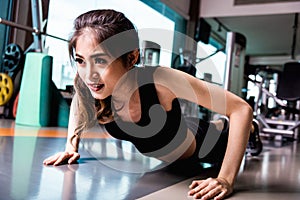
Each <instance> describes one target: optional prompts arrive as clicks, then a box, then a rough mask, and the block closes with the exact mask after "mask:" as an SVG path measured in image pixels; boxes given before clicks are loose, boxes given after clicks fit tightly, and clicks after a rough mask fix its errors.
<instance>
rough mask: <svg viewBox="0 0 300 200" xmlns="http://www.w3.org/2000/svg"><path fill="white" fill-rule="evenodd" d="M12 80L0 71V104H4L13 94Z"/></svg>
mask: <svg viewBox="0 0 300 200" xmlns="http://www.w3.org/2000/svg"><path fill="white" fill-rule="evenodd" d="M13 89H14V88H13V82H12V80H11V78H10V76H8V75H7V74H5V73H0V106H3V105H5V104H6V103H7V102H8V101H9V100H10V98H11V96H12V94H13Z"/></svg>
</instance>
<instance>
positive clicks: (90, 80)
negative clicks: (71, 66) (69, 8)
mask: <svg viewBox="0 0 300 200" xmlns="http://www.w3.org/2000/svg"><path fill="white" fill-rule="evenodd" d="M91 35H92V34H91V33H84V34H83V35H81V36H80V37H79V38H78V40H77V43H76V49H75V62H76V65H77V72H78V74H79V76H80V78H81V79H82V80H83V81H84V83H85V84H86V86H87V87H88V88H89V90H90V91H91V94H92V96H93V97H94V98H96V99H105V98H106V97H108V96H110V95H111V94H112V92H113V89H114V86H115V85H116V83H117V82H118V80H119V79H120V78H121V77H122V76H123V75H124V74H125V73H126V72H127V71H128V67H125V66H124V63H123V62H122V60H121V59H120V58H119V59H116V58H114V57H112V56H110V55H109V54H107V53H106V52H105V51H104V49H103V48H101V46H99V44H97V42H96V40H95V39H94V38H93V37H91Z"/></svg>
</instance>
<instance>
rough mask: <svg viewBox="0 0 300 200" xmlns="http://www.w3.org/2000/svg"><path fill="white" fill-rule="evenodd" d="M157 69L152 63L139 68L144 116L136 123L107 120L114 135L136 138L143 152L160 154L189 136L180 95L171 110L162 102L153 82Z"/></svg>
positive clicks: (109, 129) (149, 154)
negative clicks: (165, 108)
mask: <svg viewBox="0 0 300 200" xmlns="http://www.w3.org/2000/svg"><path fill="white" fill-rule="evenodd" d="M155 69H156V68H155V67H148V66H147V67H139V68H137V70H138V86H139V94H140V103H141V118H140V120H139V121H138V122H137V123H132V122H126V121H123V120H122V119H120V118H117V120H115V121H112V122H110V123H107V124H105V128H106V130H107V131H108V133H109V134H110V135H112V136H113V137H115V138H117V139H121V140H127V141H130V142H132V143H133V144H134V145H135V147H136V148H137V149H138V150H139V151H140V152H141V153H143V154H145V155H147V156H151V157H160V156H164V155H167V154H169V153H170V152H172V151H173V150H174V149H176V148H177V147H178V146H179V145H180V144H181V143H182V142H183V141H184V140H185V138H186V136H187V126H186V123H185V120H184V118H183V116H182V115H181V108H180V104H179V101H178V99H174V100H173V102H172V109H171V110H170V111H165V110H164V109H163V107H162V106H161V105H160V102H159V99H158V96H157V91H156V88H155V85H154V82H153V73H154V71H155ZM112 99H113V98H112ZM112 102H113V100H112ZM114 114H115V113H114Z"/></svg>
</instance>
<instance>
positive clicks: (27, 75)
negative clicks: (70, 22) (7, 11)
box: [0, 0, 69, 127]
mask: <svg viewBox="0 0 300 200" xmlns="http://www.w3.org/2000/svg"><path fill="white" fill-rule="evenodd" d="M31 6H32V19H33V20H32V22H33V27H34V28H32V27H28V26H24V25H20V24H17V23H14V22H11V21H8V20H5V19H2V18H0V24H1V23H2V24H5V25H8V26H11V27H14V28H18V29H21V30H24V31H29V32H32V33H33V39H34V42H33V46H34V51H33V52H28V53H26V54H25V55H24V68H23V73H22V79H21V84H20V91H19V94H18V98H17V99H16V100H17V101H16V104H17V105H16V124H17V125H25V126H37V127H44V126H61V127H67V125H68V118H69V104H68V102H67V101H66V100H65V99H64V97H63V96H62V94H61V93H60V91H59V90H58V89H57V87H56V86H55V84H54V83H53V81H52V59H53V58H52V57H51V56H49V55H47V54H45V53H42V52H43V45H42V35H44V36H50V37H53V38H56V39H59V40H63V41H66V42H67V40H65V39H62V38H59V37H56V36H53V35H50V34H47V33H45V32H42V31H41V8H40V6H41V2H40V0H32V1H31ZM16 49H18V48H16ZM15 51H16V50H14V49H11V51H10V52H12V53H14V56H12V55H9V53H6V54H7V55H4V57H5V58H6V60H5V59H4V64H5V63H7V65H8V66H10V67H12V68H13V66H15V64H14V61H13V60H14V58H15V57H16V55H17V54H16V53H15ZM12 53H11V54H12ZM20 56H23V54H22V53H21V52H20ZM20 62H21V61H20ZM10 79H11V78H10V76H9V73H2V74H1V76H0V95H2V97H1V96H0V99H1V98H2V99H4V100H5V101H4V100H2V101H0V103H1V102H2V104H3V105H4V104H6V103H7V102H8V99H10V98H11V96H12V93H13V90H14V88H13V83H12V81H11V80H10Z"/></svg>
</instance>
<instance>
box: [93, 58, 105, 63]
mask: <svg viewBox="0 0 300 200" xmlns="http://www.w3.org/2000/svg"><path fill="white" fill-rule="evenodd" d="M106 63H107V61H106V60H105V59H102V58H99V57H97V58H95V64H106Z"/></svg>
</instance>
